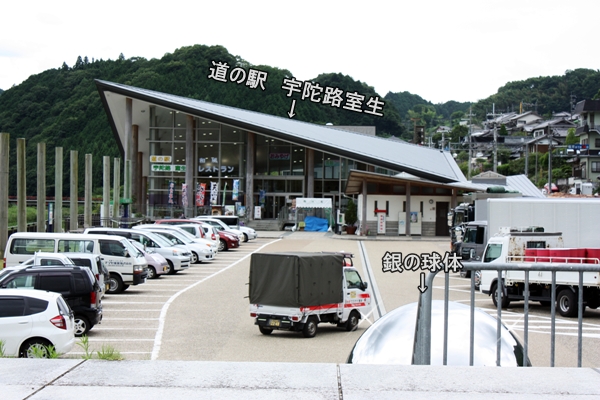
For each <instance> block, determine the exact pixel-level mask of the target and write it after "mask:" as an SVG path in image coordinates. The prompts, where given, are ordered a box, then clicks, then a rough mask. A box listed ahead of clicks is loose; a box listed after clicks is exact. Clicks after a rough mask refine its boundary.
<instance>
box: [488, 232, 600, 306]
mask: <svg viewBox="0 0 600 400" xmlns="http://www.w3.org/2000/svg"><path fill="white" fill-rule="evenodd" d="M599 257H600V249H598V248H591V247H590V248H586V247H578V248H565V247H564V245H563V236H562V233H560V232H554V233H550V232H518V231H515V230H514V229H510V228H502V229H501V230H500V233H498V234H496V235H494V236H492V237H491V238H490V239H489V241H488V243H487V246H486V249H485V252H484V255H483V262H484V263H491V264H494V263H511V262H515V263H524V264H528V263H531V264H533V263H538V262H541V263H561V264H565V263H567V264H571V263H573V264H595V265H598V264H599V263H600V260H599ZM599 275H600V274H598V272H584V273H583V302H584V304H583V309H584V310H585V307H586V306H587V307H589V308H592V309H596V308H598V307H599V306H600V276H599ZM502 276H503V279H504V285H505V289H504V293H503V296H502V304H501V306H502V307H503V308H506V307H508V305H509V304H510V302H511V301H521V300H524V299H525V293H524V290H525V286H524V282H525V272H524V271H510V270H509V271H504V272H503V274H502ZM578 284H579V273H578V272H575V271H565V272H562V271H560V272H557V273H556V293H555V295H556V297H555V298H556V310H557V311H558V312H559V313H560V315H562V316H563V317H576V316H577V313H578V309H577V305H578V304H577V303H578V300H577V297H578ZM480 288H481V292H482V293H484V294H488V295H490V296H491V297H492V301H493V302H494V305H495V306H497V295H496V292H497V290H498V273H497V272H496V271H481V284H480ZM551 289H552V273H551V272H550V271H531V272H529V300H530V301H539V302H540V303H541V304H542V305H551V299H552V290H551Z"/></svg>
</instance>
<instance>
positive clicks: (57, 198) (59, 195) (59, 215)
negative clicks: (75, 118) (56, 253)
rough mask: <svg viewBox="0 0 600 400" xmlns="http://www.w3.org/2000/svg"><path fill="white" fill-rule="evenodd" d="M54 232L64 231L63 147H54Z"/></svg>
mask: <svg viewBox="0 0 600 400" xmlns="http://www.w3.org/2000/svg"><path fill="white" fill-rule="evenodd" d="M54 154H55V159H54V232H56V233H61V232H63V231H64V230H63V148H62V147H56V148H55V149H54Z"/></svg>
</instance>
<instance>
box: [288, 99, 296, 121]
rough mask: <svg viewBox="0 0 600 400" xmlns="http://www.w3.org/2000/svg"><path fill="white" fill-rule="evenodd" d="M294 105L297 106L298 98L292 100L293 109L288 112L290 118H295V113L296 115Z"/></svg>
mask: <svg viewBox="0 0 600 400" xmlns="http://www.w3.org/2000/svg"><path fill="white" fill-rule="evenodd" d="M294 107H296V99H293V100H292V109H291V110H290V111H289V112H288V115H289V116H290V118H294V115H296V113H295V112H294Z"/></svg>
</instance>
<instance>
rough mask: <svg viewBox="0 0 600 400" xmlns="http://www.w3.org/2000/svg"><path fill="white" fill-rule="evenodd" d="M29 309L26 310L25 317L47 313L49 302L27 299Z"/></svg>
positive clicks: (32, 298)
mask: <svg viewBox="0 0 600 400" xmlns="http://www.w3.org/2000/svg"><path fill="white" fill-rule="evenodd" d="M26 299H27V306H28V309H27V310H25V315H32V314H39V313H41V312H44V311H46V309H47V308H48V302H47V301H46V300H42V299H36V298H34V297H27V298H26Z"/></svg>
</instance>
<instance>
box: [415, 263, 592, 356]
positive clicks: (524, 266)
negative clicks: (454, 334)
mask: <svg viewBox="0 0 600 400" xmlns="http://www.w3.org/2000/svg"><path fill="white" fill-rule="evenodd" d="M463 270H465V271H471V297H470V309H471V319H470V335H469V336H470V339H469V365H470V366H472V365H473V360H474V343H475V342H474V336H475V335H474V333H475V271H477V270H480V271H497V272H498V281H497V282H499V288H498V290H496V295H497V296H498V297H497V302H496V304H497V311H496V319H497V327H496V338H497V340H496V365H497V366H500V355H501V345H502V343H501V340H500V336H501V332H502V318H501V317H502V296H503V295H504V292H505V285H504V277H503V272H504V271H522V272H532V271H550V272H551V273H552V290H551V300H550V305H551V306H550V308H551V332H550V366H551V367H554V362H555V345H556V307H555V305H556V286H557V284H556V273H557V272H559V271H560V272H562V271H566V272H578V273H579V283H578V286H577V294H578V301H577V307H578V328H577V367H578V368H581V361H582V348H583V274H584V272H600V265H599V264H568V263H494V264H491V263H481V262H477V263H476V262H470V263H465V264H463ZM436 274H437V271H435V272H431V273H429V274H428V275H427V277H426V281H425V285H426V286H428V287H433V279H434V278H435V276H436ZM524 275H525V279H524V302H525V305H524V312H523V314H524V335H523V336H524V337H523V342H524V343H523V360H524V364H525V365H526V361H527V360H528V348H529V273H525V274H524ZM449 286H450V275H449V274H448V273H446V278H445V285H444V346H443V364H444V365H447V354H448V302H449ZM432 297H433V295H432V291H431V290H426V291H425V292H423V293H422V294H421V296H420V298H419V305H418V313H417V330H416V333H415V344H414V351H413V364H416V365H430V364H431V307H432Z"/></svg>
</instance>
